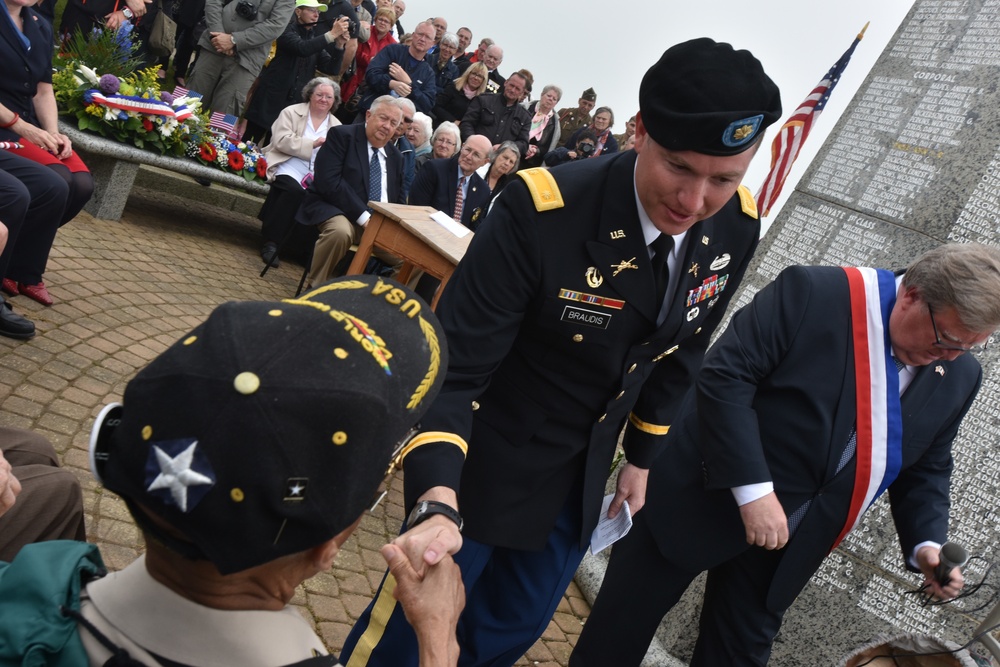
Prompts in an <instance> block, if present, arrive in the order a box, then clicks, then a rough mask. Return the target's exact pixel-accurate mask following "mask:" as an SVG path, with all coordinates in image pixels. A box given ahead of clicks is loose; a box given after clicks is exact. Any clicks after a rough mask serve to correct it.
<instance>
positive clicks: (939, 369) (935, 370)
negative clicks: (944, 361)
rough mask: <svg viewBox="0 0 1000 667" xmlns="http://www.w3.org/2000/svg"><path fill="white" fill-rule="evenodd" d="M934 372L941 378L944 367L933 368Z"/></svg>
mask: <svg viewBox="0 0 1000 667" xmlns="http://www.w3.org/2000/svg"><path fill="white" fill-rule="evenodd" d="M934 372H935V373H937V374H938V375H940V376H941V377H944V366H935V367H934Z"/></svg>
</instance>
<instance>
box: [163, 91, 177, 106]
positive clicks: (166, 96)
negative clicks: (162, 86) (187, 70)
mask: <svg viewBox="0 0 1000 667" xmlns="http://www.w3.org/2000/svg"><path fill="white" fill-rule="evenodd" d="M160 100H161V101H163V102H165V103H166V104H173V103H174V96H173V95H171V94H170V93H168V92H167V91H165V90H164V91H161V92H160Z"/></svg>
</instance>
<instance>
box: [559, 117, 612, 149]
mask: <svg viewBox="0 0 1000 667" xmlns="http://www.w3.org/2000/svg"><path fill="white" fill-rule="evenodd" d="M614 125H615V112H614V111H612V110H611V107H598V108H597V111H595V112H594V120H593V121H591V123H590V124H589V125H586V126H584V127H582V128H580V129H579V130H577V131H576V132H574V133H573V134H571V135H570V137H569V140H568V141H567V142H566V143H565V146H566V148H568V149H569V150H571V151H572V150H575V149H577V144H578V143H580V138H581V137H582V136H583V131H584V130H588V129H589V130H590V131H591V132H593V134H594V152H593V153H591V154H590V155H588V156H587V157H597V156H599V155H610V154H611V153H617V152H618V140H617V139H615V135H613V134H611V128H612V127H614Z"/></svg>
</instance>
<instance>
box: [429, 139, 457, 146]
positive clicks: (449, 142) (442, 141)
mask: <svg viewBox="0 0 1000 667" xmlns="http://www.w3.org/2000/svg"><path fill="white" fill-rule="evenodd" d="M434 143H436V144H441V145H442V146H454V145H455V142H454V141H453V140H452V139H449V138H448V137H438V138H437V139H435V140H434Z"/></svg>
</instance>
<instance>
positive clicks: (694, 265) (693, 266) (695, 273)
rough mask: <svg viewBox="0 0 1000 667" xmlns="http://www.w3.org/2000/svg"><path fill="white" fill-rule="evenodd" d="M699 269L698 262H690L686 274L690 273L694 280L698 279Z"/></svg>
mask: <svg viewBox="0 0 1000 667" xmlns="http://www.w3.org/2000/svg"><path fill="white" fill-rule="evenodd" d="M700 268H701V267H700V266H698V262H691V268H690V269H688V273H690V274H691V275H692V276H694V277H695V278H697V277H698V269H700Z"/></svg>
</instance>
